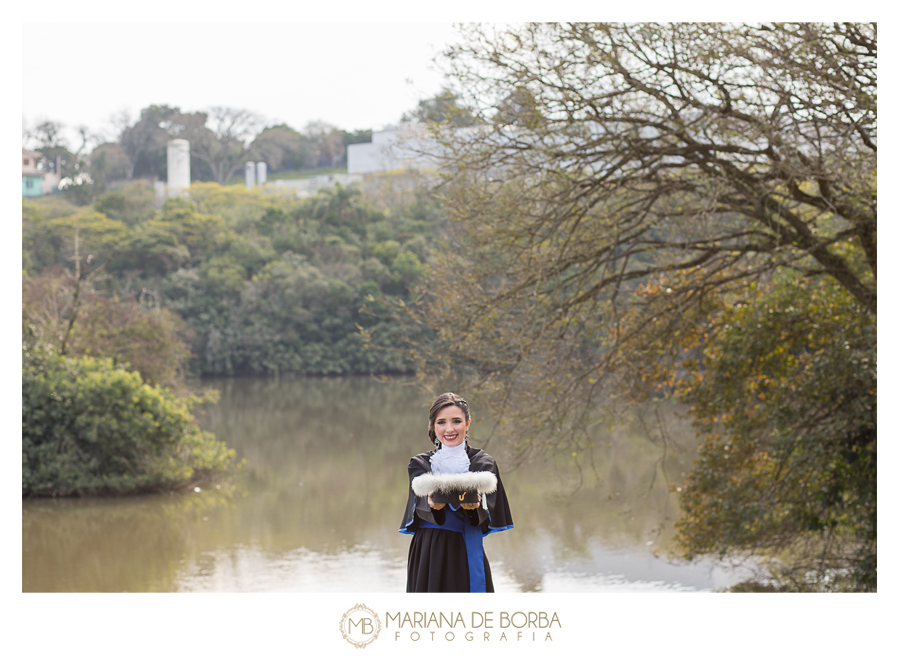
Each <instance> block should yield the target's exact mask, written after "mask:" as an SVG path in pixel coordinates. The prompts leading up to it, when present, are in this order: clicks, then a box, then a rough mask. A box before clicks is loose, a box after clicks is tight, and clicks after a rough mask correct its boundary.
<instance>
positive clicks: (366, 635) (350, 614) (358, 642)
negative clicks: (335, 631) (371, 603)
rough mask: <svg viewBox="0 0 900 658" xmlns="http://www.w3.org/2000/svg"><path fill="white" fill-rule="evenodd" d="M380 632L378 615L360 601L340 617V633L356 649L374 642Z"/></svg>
mask: <svg viewBox="0 0 900 658" xmlns="http://www.w3.org/2000/svg"><path fill="white" fill-rule="evenodd" d="M380 632H381V620H380V619H379V618H378V615H377V614H376V613H375V612H373V611H372V610H371V609H369V608H367V607H366V606H364V605H363V604H362V603H357V604H356V605H355V606H353V607H352V608H350V609H349V610H348V611H347V612H345V613H344V616H343V617H342V618H341V635H343V636H344V639H345V640H347V642H349V643H350V644H352V645H353V646H355V647H356V648H357V649H362V648H363V647H366V646H368V645H369V644H371V643H372V642H374V641H375V638H377V637H378V633H380Z"/></svg>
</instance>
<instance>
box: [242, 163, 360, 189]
mask: <svg viewBox="0 0 900 658" xmlns="http://www.w3.org/2000/svg"><path fill="white" fill-rule="evenodd" d="M346 173H347V167H317V168H316V169H290V170H285V171H276V172H270V173H268V174H266V181H269V182H271V181H276V180H303V179H305V178H312V177H313V176H327V175H328V174H346ZM245 180H246V179H245V178H244V173H243V172H241V173H240V175H237V176H232V177H231V179H230V180H229V181H228V182H227V183H225V184H226V185H243V184H244V182H245Z"/></svg>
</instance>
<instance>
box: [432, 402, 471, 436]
mask: <svg viewBox="0 0 900 658" xmlns="http://www.w3.org/2000/svg"><path fill="white" fill-rule="evenodd" d="M444 407H459V408H460V409H462V410H463V413H464V414H465V415H466V422H468V421H470V420H471V419H472V414H470V413H469V403H468V402H466V401H465V400H463V399H462V398H461V397H459V396H458V395H457V394H456V393H442V394H441V395H439V396H437V397H436V398H435V399H434V402H433V403H432V404H431V411H429V412H428V438H429V439H431V442H432V443H434V444H435V445H436V446H438V445H440V443H439V442H438V438H437V434H435V433H434V420H435V418H437V415H438V413H440V411H441V409H443V408H444Z"/></svg>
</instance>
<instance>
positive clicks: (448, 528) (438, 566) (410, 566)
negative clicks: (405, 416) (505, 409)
mask: <svg viewBox="0 0 900 658" xmlns="http://www.w3.org/2000/svg"><path fill="white" fill-rule="evenodd" d="M433 454H434V451H431V452H423V453H420V454H418V455H416V456H415V457H413V458H412V459H411V460H410V462H409V481H410V487H409V498H408V500H407V502H406V512H405V513H404V515H403V522H402V524H401V525H400V532H402V533H405V534H410V535H413V538H412V541H411V542H410V545H409V560H408V562H407V567H406V591H407V592H471V591H476V592H485V591H486V592H493V591H494V583H493V581H492V579H491V569H490V564H489V563H488V559H487V556H486V555H484V550H483V548H482V544H481V540H482V538H483V537H484V535H489V534H490V533H492V532H500V531H501V530H508V529H510V528H512V527H513V522H512V516H511V515H510V512H509V503H508V502H507V500H506V491H505V490H504V488H503V482H502V481H501V480H500V471H499V470H498V469H497V463H496V462H495V461H494V458H493V457H491V456H490V455H489V454H488V453H486V452H485V451H484V450H480V449H477V448H472V447H471V446H467V447H466V454H467V455H468V456H469V471H470V472H476V471H489V472H491V473H493V474H494V475H495V476H496V478H497V490H496V491H494V492H493V493H490V494H487V495H486V496H484V495H483V496H484V497H486V499H487V509H485V508H484V506H483V505H479V507H478V509H474V510H465V509H462V508H461V507H459V508H454V507H453V506H452V505H445V506H444V508H443V509H441V510H435V509H432V508H431V507H429V505H428V500H427V498H426V497H420V496H416V494H415V493H414V492H413V490H412V481H413V479H414V478H416V477H418V476H419V475H423V474H425V473H431V455H433ZM479 557H480V558H481V559H480V560H479V559H478V558H479ZM479 562H482V563H483V566H482V567H481V568H479V565H478V563H479Z"/></svg>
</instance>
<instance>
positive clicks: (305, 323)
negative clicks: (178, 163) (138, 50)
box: [23, 183, 437, 381]
mask: <svg viewBox="0 0 900 658" xmlns="http://www.w3.org/2000/svg"><path fill="white" fill-rule="evenodd" d="M147 192H148V190H147V189H145V188H144V187H142V186H141V185H139V184H133V185H129V186H122V187H121V188H119V189H116V190H114V191H111V192H108V193H106V194H104V195H102V196H101V197H100V198H99V199H98V200H97V203H96V204H95V206H94V208H93V209H83V210H82V211H80V212H79V213H76V214H71V215H68V216H63V217H55V218H50V217H48V216H47V213H44V214H42V213H41V212H38V209H36V208H33V207H29V211H28V212H27V213H25V214H23V219H24V221H23V234H24V235H23V237H24V247H25V262H26V264H27V266H28V272H29V273H30V274H31V275H36V273H39V272H42V271H44V270H45V269H46V268H49V267H52V266H58V267H59V266H65V267H67V268H71V263H72V261H71V258H72V257H73V255H74V250H75V246H74V245H75V231H76V226H77V228H78V235H79V253H80V255H81V256H82V257H83V256H84V255H86V254H87V253H92V254H94V255H95V257H96V258H97V259H101V258H103V259H105V258H106V257H108V256H110V255H111V256H112V257H113V258H112V261H111V262H110V263H109V265H108V267H107V269H106V270H105V273H104V275H105V278H103V279H102V280H98V281H97V282H96V284H95V287H96V291H95V292H96V294H95V295H94V296H93V297H92V298H91V299H92V301H91V304H90V305H85V306H83V307H82V309H81V312H82V314H83V316H82V317H80V319H79V320H78V322H77V323H76V325H75V330H74V337H73V339H75V343H73V346H74V345H80V343H78V338H79V336H83V337H84V338H85V339H86V340H87V343H86V344H90V345H92V346H93V347H91V348H90V349H83V350H81V351H79V350H76V352H75V353H90V354H98V353H99V354H105V355H108V356H117V358H120V359H122V358H124V360H126V361H129V362H131V363H132V366H133V367H139V366H138V363H140V364H142V365H141V366H140V367H141V368H142V370H141V372H142V373H143V374H144V375H145V376H149V377H151V379H153V381H170V379H169V374H171V373H169V374H163V373H161V372H158V371H154V374H153V375H151V374H150V370H148V369H147V367H148V366H149V364H148V361H153V362H156V361H157V360H156V359H139V358H137V353H136V352H133V351H132V352H129V355H128V357H127V358H125V357H124V356H122V355H114V354H109V353H104V352H102V350H100V351H94V350H95V349H96V346H97V344H98V341H95V340H92V339H91V340H88V336H87V334H85V333H84V332H88V331H91V332H94V329H96V332H94V333H93V334H92V335H96V336H101V335H103V336H107V337H108V338H109V339H110V340H112V338H111V335H112V334H111V333H110V331H112V327H118V329H121V330H124V327H125V326H127V325H128V323H127V322H125V319H124V318H125V316H129V317H131V318H132V320H134V321H137V320H138V318H143V319H141V320H140V322H139V323H138V325H140V326H141V327H145V328H149V327H150V326H152V325H153V322H159V323H162V324H161V325H160V330H162V326H163V325H165V326H167V327H170V328H171V327H175V319H174V317H171V316H166V315H165V311H169V312H171V313H174V314H176V315H177V316H180V318H181V319H183V320H184V322H185V323H186V324H187V325H188V327H189V328H190V332H187V333H190V334H191V335H192V339H191V347H192V352H193V356H194V358H193V360H192V361H191V369H192V371H193V372H195V373H197V374H204V375H232V374H253V373H256V374H275V373H285V372H297V373H305V374H322V373H371V372H409V371H411V370H412V369H413V368H414V363H413V361H412V359H411V357H410V356H409V354H408V353H407V352H405V351H403V350H401V349H398V347H399V337H400V336H401V335H402V334H403V332H404V331H405V329H404V324H403V321H402V320H401V319H398V318H397V317H391V316H390V315H389V314H387V313H382V312H380V310H379V309H381V310H383V309H384V308H386V307H387V306H386V305H385V304H384V302H385V301H386V300H405V299H408V297H409V294H410V293H409V290H410V288H411V286H413V285H415V284H417V283H418V282H419V281H421V280H422V277H423V276H424V274H425V272H426V271H427V262H428V259H429V257H430V244H431V235H432V232H433V225H434V223H435V217H436V215H437V213H436V210H435V205H436V204H435V202H434V200H432V199H431V198H429V197H427V196H423V195H419V194H411V195H407V196H405V197H402V198H401V197H396V198H395V199H394V201H393V202H392V203H390V204H387V205H386V206H385V205H383V204H382V207H376V206H375V205H374V204H373V203H371V202H370V201H369V200H368V196H369V195H368V193H367V194H363V193H362V192H361V191H360V190H359V189H358V188H355V187H351V188H343V187H340V186H336V187H335V188H333V189H331V190H327V191H325V192H323V193H321V194H318V195H316V196H312V197H307V198H302V199H298V198H297V197H295V196H293V195H276V194H269V193H263V192H261V191H260V190H246V189H244V188H241V187H239V186H220V185H218V184H215V183H198V184H194V185H193V186H192V187H191V190H190V194H189V196H188V197H187V198H172V199H169V200H167V201H166V203H165V204H164V205H163V207H162V208H161V209H158V210H155V209H154V210H152V211H151V209H150V208H148V206H147V201H148V196H147ZM100 209H103V210H104V213H108V214H104V213H101V212H99V210H100ZM137 298H141V299H142V301H141V304H143V305H144V306H147V305H148V304H149V305H152V304H153V303H156V304H158V305H160V306H161V307H162V309H161V310H162V311H163V313H161V314H160V313H158V312H156V311H154V313H157V314H156V315H155V316H153V317H154V318H157V319H155V320H153V321H152V322H151V316H150V315H147V313H145V312H144V311H141V310H139V309H137V308H136V307H134V306H133V305H134V303H135V300H136V299H137ZM103 299H106V300H113V299H119V300H122V301H121V303H123V304H126V303H127V304H132V306H129V308H130V309H131V310H129V311H127V312H126V311H125V307H121V308H119V307H116V304H114V303H112V302H111V301H110V302H109V303H107V302H105V301H103ZM138 306H140V304H138ZM114 308H117V309H118V310H116V311H115V312H113V309H114ZM145 310H146V309H145ZM92 313H93V314H95V315H96V321H93V320H91V319H90V318H91V314H92ZM114 318H118V319H115V320H114ZM32 322H34V321H32ZM37 324H40V323H39V322H38V323H37ZM360 330H363V333H361V331H360ZM79 331H80V332H82V333H81V334H79ZM167 332H168V333H167ZM176 333H178V334H179V335H182V336H183V335H187V334H186V332H184V331H181V330H178V332H176ZM133 334H134V335H135V336H136V335H142V336H145V337H147V336H148V334H147V333H146V332H144V331H143V330H138V329H137V328H136V327H134V331H133ZM163 334H164V335H166V336H169V335H170V334H171V332H170V331H169V330H168V329H167V330H165V331H163ZM163 343H164V344H166V345H170V346H171V345H174V344H175V343H172V342H171V341H169V340H168V339H164V340H163ZM176 343H177V341H176ZM129 344H132V343H129ZM138 344H140V341H137V340H136V341H134V342H133V345H135V346H136V345H138ZM145 347H146V348H147V349H148V350H151V351H156V350H155V348H151V347H150V345H149V344H147V345H145ZM79 349H80V348H79ZM159 353H160V354H162V353H166V354H169V358H170V360H171V361H172V362H173V363H177V362H178V360H179V359H178V358H177V357H176V356H175V355H173V354H171V353H170V352H167V351H166V350H162V351H160V352H159Z"/></svg>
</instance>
